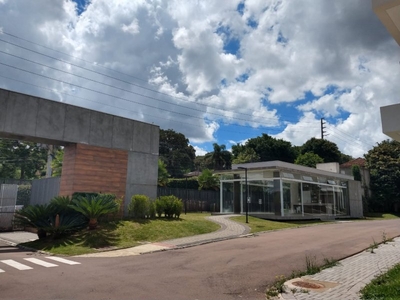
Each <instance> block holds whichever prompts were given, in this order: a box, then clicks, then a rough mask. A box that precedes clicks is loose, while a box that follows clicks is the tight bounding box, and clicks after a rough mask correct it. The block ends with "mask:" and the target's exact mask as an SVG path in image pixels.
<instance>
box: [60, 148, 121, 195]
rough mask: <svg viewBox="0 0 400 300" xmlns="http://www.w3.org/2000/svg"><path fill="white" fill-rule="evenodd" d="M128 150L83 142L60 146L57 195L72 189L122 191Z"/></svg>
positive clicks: (79, 190)
mask: <svg viewBox="0 0 400 300" xmlns="http://www.w3.org/2000/svg"><path fill="white" fill-rule="evenodd" d="M127 166H128V151H124V150H115V149H107V148H102V147H95V146H88V145H83V144H70V145H68V146H66V147H65V148H64V160H63V168H62V174H61V183H60V195H61V196H68V195H69V196H71V195H72V194H73V193H75V192H95V193H112V194H115V195H117V196H118V197H123V196H124V195H125V186H126V175H127Z"/></svg>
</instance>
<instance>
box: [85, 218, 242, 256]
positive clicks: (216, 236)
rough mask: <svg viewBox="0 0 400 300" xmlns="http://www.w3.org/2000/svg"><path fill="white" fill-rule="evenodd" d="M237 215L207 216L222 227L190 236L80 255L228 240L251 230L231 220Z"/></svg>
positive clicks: (129, 252) (142, 251)
mask: <svg viewBox="0 0 400 300" xmlns="http://www.w3.org/2000/svg"><path fill="white" fill-rule="evenodd" d="M233 216H236V215H219V216H210V217H207V219H209V220H210V221H213V222H215V223H218V224H220V225H221V229H219V230H217V231H215V232H211V233H206V234H200V235H195V236H188V237H184V238H179V239H173V240H167V241H162V242H159V243H149V244H144V245H140V246H136V247H132V248H126V249H120V250H114V251H106V252H100V253H92V254H83V255H79V257H119V256H131V255H140V254H145V253H151V252H155V251H165V250H170V249H177V248H184V247H189V246H196V245H201V244H205V243H210V242H216V241H221V240H226V239H230V238H235V237H239V236H241V235H244V234H247V233H249V232H250V228H249V227H247V226H245V225H242V224H240V223H237V222H234V221H231V220H230V219H229V218H230V217H233Z"/></svg>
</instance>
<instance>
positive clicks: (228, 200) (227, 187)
mask: <svg viewBox="0 0 400 300" xmlns="http://www.w3.org/2000/svg"><path fill="white" fill-rule="evenodd" d="M221 211H222V212H224V213H233V182H223V183H222V208H221Z"/></svg>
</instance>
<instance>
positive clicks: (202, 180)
mask: <svg viewBox="0 0 400 300" xmlns="http://www.w3.org/2000/svg"><path fill="white" fill-rule="evenodd" d="M198 182H199V190H209V189H215V190H217V189H218V188H219V179H218V177H217V176H215V175H214V174H213V173H212V171H211V170H209V169H205V170H203V172H201V174H200V175H199V177H198Z"/></svg>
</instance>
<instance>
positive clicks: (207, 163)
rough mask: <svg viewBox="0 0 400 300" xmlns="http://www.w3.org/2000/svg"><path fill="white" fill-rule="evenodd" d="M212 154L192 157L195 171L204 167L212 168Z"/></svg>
mask: <svg viewBox="0 0 400 300" xmlns="http://www.w3.org/2000/svg"><path fill="white" fill-rule="evenodd" d="M211 156H212V155H211V154H209V155H202V156H196V158H195V159H194V168H195V170H196V171H203V170H204V169H212V168H214V164H213V161H212V157H211Z"/></svg>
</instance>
